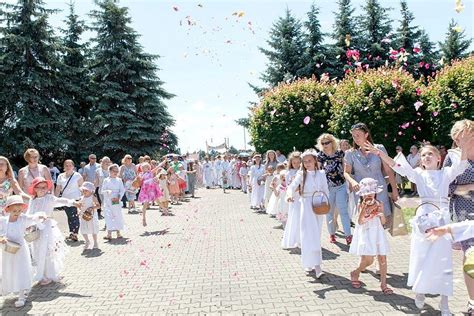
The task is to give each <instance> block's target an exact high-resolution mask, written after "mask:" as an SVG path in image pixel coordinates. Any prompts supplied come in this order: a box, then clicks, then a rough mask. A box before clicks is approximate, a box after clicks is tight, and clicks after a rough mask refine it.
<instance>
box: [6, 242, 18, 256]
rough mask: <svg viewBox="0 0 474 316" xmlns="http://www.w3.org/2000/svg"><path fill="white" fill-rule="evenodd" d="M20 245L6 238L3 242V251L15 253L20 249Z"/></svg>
mask: <svg viewBox="0 0 474 316" xmlns="http://www.w3.org/2000/svg"><path fill="white" fill-rule="evenodd" d="M20 247H21V245H20V244H18V243H16V242H14V241H11V240H7V242H6V243H5V248H4V249H5V251H6V252H8V253H11V254H16V253H17V252H18V250H20Z"/></svg>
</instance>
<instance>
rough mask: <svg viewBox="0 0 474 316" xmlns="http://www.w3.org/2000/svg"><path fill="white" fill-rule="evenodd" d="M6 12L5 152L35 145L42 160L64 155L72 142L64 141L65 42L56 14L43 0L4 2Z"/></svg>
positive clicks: (0, 65)
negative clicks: (59, 33) (52, 22)
mask: <svg viewBox="0 0 474 316" xmlns="http://www.w3.org/2000/svg"><path fill="white" fill-rule="evenodd" d="M2 11H3V15H2V21H1V23H0V25H1V28H0V50H1V51H0V56H1V57H0V74H1V77H2V78H1V79H2V87H1V88H0V89H1V91H0V92H1V93H0V94H1V97H0V98H1V99H0V101H1V102H2V107H5V109H4V110H3V113H2V114H6V115H4V116H3V117H2V118H1V122H0V123H1V127H0V137H1V138H2V144H3V148H2V153H3V154H4V155H7V156H10V157H20V156H21V155H22V154H23V151H24V150H25V148H26V147H35V148H37V149H38V150H39V151H40V154H41V155H42V156H43V157H44V156H50V155H59V154H60V153H61V152H64V151H66V150H67V149H68V146H69V145H71V144H70V143H68V141H67V140H66V139H65V137H64V131H65V130H66V129H67V128H68V126H67V125H66V124H65V123H66V119H65V117H67V116H68V115H69V112H70V111H69V109H68V108H66V107H65V106H64V105H63V104H62V101H63V95H62V92H61V91H60V89H59V87H60V86H61V84H62V78H61V73H60V71H59V70H60V58H59V49H60V47H61V43H60V40H59V39H58V38H57V37H56V36H55V35H54V32H53V29H52V28H51V26H50V25H49V23H48V18H49V16H50V15H51V14H53V13H55V11H54V10H49V9H46V8H45V6H44V3H43V1H42V0H19V1H18V2H17V4H5V3H4V4H2Z"/></svg>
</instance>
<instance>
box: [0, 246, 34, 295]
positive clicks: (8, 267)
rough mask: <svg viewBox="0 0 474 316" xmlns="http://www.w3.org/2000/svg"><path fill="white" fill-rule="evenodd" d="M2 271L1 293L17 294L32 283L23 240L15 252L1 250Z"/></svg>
mask: <svg viewBox="0 0 474 316" xmlns="http://www.w3.org/2000/svg"><path fill="white" fill-rule="evenodd" d="M2 272H3V275H2V295H8V294H10V293H15V294H17V293H19V292H20V291H25V290H26V291H29V290H30V289H31V284H32V283H33V280H32V275H33V273H32V266H31V257H30V250H29V248H28V245H27V244H26V242H25V241H24V240H23V242H22V244H21V247H20V250H18V252H17V253H16V254H11V253H9V252H6V251H5V250H2Z"/></svg>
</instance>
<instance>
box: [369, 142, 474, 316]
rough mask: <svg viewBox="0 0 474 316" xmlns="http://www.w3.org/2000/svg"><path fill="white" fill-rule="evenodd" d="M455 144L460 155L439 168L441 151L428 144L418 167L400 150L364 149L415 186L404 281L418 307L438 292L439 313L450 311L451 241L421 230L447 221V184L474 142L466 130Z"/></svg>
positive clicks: (465, 164) (460, 168) (463, 166)
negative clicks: (395, 152) (431, 237)
mask: <svg viewBox="0 0 474 316" xmlns="http://www.w3.org/2000/svg"><path fill="white" fill-rule="evenodd" d="M458 144H460V146H459V147H461V148H462V152H461V159H460V160H459V161H457V162H456V163H454V164H453V165H452V166H451V167H445V168H443V169H442V170H439V166H440V162H441V155H440V153H439V151H438V149H437V148H436V147H434V146H431V145H425V146H423V147H422V148H421V150H420V160H421V167H417V168H415V169H413V168H412V167H411V165H410V164H409V163H408V161H407V160H406V159H405V156H404V155H403V154H402V153H399V154H398V155H397V156H396V157H395V159H392V158H390V157H389V156H388V155H387V154H385V153H384V152H382V151H380V150H378V149H376V148H375V147H374V146H373V145H371V144H366V146H365V147H366V150H369V151H370V152H373V153H375V154H376V155H379V156H380V158H382V160H383V161H385V162H386V163H387V164H389V165H390V166H391V167H392V169H393V170H395V172H397V173H399V174H400V175H402V176H405V177H407V178H408V179H409V180H410V181H411V182H412V183H415V184H416V186H417V190H418V194H419V195H420V199H421V202H422V204H421V205H420V206H419V207H418V208H417V211H416V214H415V217H414V218H413V219H412V221H411V224H412V235H411V245H410V266H409V272H408V285H409V286H412V287H413V291H414V292H415V293H416V295H415V305H416V306H417V307H418V308H420V309H422V308H423V306H424V303H425V294H434V295H437V294H439V295H441V301H440V304H439V308H440V310H441V314H442V315H451V312H450V311H449V305H448V296H452V295H453V272H452V249H451V246H452V241H451V239H450V238H446V237H442V238H439V239H437V240H436V241H434V242H433V241H430V240H429V239H428V238H427V237H426V234H425V233H426V232H427V229H429V228H434V227H436V226H441V225H443V224H445V223H449V222H450V216H449V211H448V206H449V205H448V204H449V202H448V191H449V184H450V183H451V182H452V181H453V180H454V179H455V178H456V177H457V176H458V175H460V174H461V173H463V172H464V170H465V169H466V168H467V167H468V165H469V164H468V161H467V155H468V148H471V147H473V146H474V137H472V135H471V134H470V133H463V134H462V135H460V136H459V141H458Z"/></svg>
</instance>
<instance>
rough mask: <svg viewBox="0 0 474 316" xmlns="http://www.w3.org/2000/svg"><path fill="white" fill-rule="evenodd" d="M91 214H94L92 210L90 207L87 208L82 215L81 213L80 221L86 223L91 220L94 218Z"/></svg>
mask: <svg viewBox="0 0 474 316" xmlns="http://www.w3.org/2000/svg"><path fill="white" fill-rule="evenodd" d="M93 214H94V209H93V208H92V207H89V208H88V209H86V210H85V211H84V213H82V219H83V220H85V221H86V222H88V221H90V220H92V218H93V217H94V215H93Z"/></svg>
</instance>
